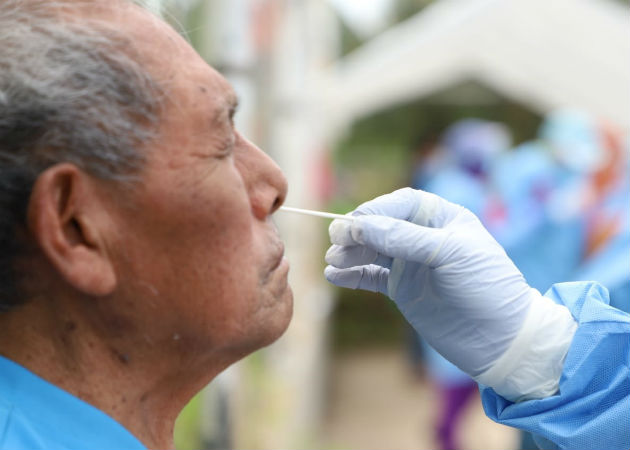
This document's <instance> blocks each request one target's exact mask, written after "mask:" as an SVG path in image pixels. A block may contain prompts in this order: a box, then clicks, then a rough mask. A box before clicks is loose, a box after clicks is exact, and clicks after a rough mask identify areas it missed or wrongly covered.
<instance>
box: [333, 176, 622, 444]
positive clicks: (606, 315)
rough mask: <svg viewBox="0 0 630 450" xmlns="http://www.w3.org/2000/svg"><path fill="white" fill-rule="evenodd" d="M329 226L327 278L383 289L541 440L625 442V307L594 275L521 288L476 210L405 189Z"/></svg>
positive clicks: (511, 421)
mask: <svg viewBox="0 0 630 450" xmlns="http://www.w3.org/2000/svg"><path fill="white" fill-rule="evenodd" d="M352 215H353V216H354V220H353V221H346V220H336V221H334V222H333V223H332V224H331V226H330V237H331V241H332V242H333V245H332V247H331V248H330V249H329V250H328V252H327V254H326V261H327V262H328V264H329V266H328V267H326V269H325V275H326V278H327V279H328V280H329V281H330V282H332V283H334V284H336V285H338V286H341V287H346V288H352V289H366V290H371V291H378V292H381V293H383V294H385V295H387V296H389V297H390V298H391V299H392V300H393V301H394V302H395V303H396V305H397V306H398V308H399V309H400V311H401V312H402V313H403V315H404V316H405V318H406V319H407V320H408V321H409V322H410V323H411V325H412V326H413V327H414V328H415V329H416V330H417V331H418V332H419V333H420V334H421V335H422V336H423V337H424V338H425V339H426V340H427V342H428V343H429V344H430V345H431V346H433V347H434V348H435V349H436V350H438V351H439V352H440V353H441V354H442V355H443V356H444V357H446V358H447V359H448V360H450V361H451V362H453V363H454V364H455V365H457V366H458V367H459V368H460V369H462V370H463V371H464V372H466V373H468V374H469V375H471V376H472V377H473V378H474V379H475V380H476V381H477V382H478V383H479V385H480V390H481V396H482V402H483V405H484V409H485V411H486V414H487V415H488V416H489V417H490V418H491V419H493V420H495V421H497V422H499V423H502V424H505V425H510V426H513V427H517V428H521V429H523V430H526V431H529V432H531V433H533V434H534V435H535V439H536V442H537V444H538V445H539V446H540V447H541V448H545V449H546V448H549V449H556V448H560V449H575V450H588V449H594V450H595V449H597V450H602V449H606V450H616V449H628V448H630V420H628V415H629V414H628V413H629V412H630V315H628V314H626V313H624V312H622V311H620V310H618V309H616V308H613V307H611V306H609V305H608V292H607V291H606V289H605V288H604V287H602V286H600V285H599V284H596V283H592V282H576V283H565V284H556V285H554V286H553V287H552V288H551V289H550V290H549V291H548V292H547V294H546V295H545V296H543V295H541V294H540V292H538V291H537V290H535V289H533V288H531V287H530V286H529V285H528V284H527V282H526V281H525V279H524V277H523V275H522V274H521V272H520V271H519V270H518V268H517V267H516V266H515V265H514V264H513V263H512V261H511V260H510V259H509V258H508V257H507V255H506V253H505V251H504V250H503V248H502V247H501V246H500V245H499V244H498V243H497V242H496V241H495V240H494V238H492V237H491V236H490V234H489V233H488V232H487V231H486V229H485V228H484V227H483V226H482V225H481V223H480V221H479V220H478V219H477V217H476V216H475V215H474V214H472V213H471V212H470V211H468V210H466V209H465V208H463V207H461V206H458V205H456V204H453V203H450V202H448V201H446V200H444V199H442V198H440V197H438V196H436V195H434V194H430V193H427V192H424V191H418V190H413V189H411V188H405V189H401V190H398V191H395V192H393V193H391V194H387V195H383V196H381V197H378V198H376V199H374V200H372V201H369V202H367V203H364V204H363V205H361V206H360V207H359V208H357V209H356V210H355V211H354V212H353V213H352Z"/></svg>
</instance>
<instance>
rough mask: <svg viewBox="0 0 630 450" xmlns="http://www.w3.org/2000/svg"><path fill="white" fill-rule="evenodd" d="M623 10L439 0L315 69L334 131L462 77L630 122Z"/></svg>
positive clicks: (602, 5)
mask: <svg viewBox="0 0 630 450" xmlns="http://www.w3.org/2000/svg"><path fill="white" fill-rule="evenodd" d="M629 18H630V8H627V7H625V6H623V5H621V4H617V3H614V2H613V1H612V0H441V1H439V2H436V3H434V4H433V5H431V6H430V7H428V8H426V9H425V10H424V11H422V12H420V13H419V14H417V15H416V16H414V17H412V18H410V19H409V20H407V21H405V22H403V23H401V24H399V25H397V26H396V27H394V28H392V29H390V30H388V31H387V32H385V33H383V34H381V35H379V36H378V37H377V38H375V39H373V40H372V41H370V42H368V43H367V44H365V45H363V46H362V47H360V48H359V49H357V50H356V51H354V52H353V53H351V54H350V55H348V56H347V57H345V58H344V59H342V60H341V61H340V62H339V63H338V64H336V65H335V66H334V67H332V68H331V69H330V70H329V71H328V72H327V74H326V76H325V77H324V78H325V79H324V85H325V86H326V88H325V90H326V96H325V99H324V103H325V106H324V107H325V110H326V118H327V120H328V123H329V125H330V126H331V129H338V128H339V127H340V126H344V125H347V124H348V123H351V122H352V121H354V120H356V119H357V118H360V117H362V116H365V115H368V114H370V113H373V112H376V111H378V110H381V109H383V108H387V107H389V106H392V105H394V104H397V103H400V102H404V101H407V100H409V99H411V98H420V97H423V96H426V95H428V94H430V93H432V92H434V91H436V90H440V89H444V88H447V87H449V86H452V85H453V84H455V83H459V82H463V81H466V80H476V81H480V82H482V83H484V84H486V85H487V86H489V87H491V88H492V89H494V90H496V91H497V92H499V93H501V94H503V95H505V96H507V97H509V98H512V99H514V100H516V101H519V102H521V103H522V104H524V105H526V106H528V107H529V108H531V109H532V110H534V111H538V112H541V113H544V112H546V111H549V110H551V109H555V108H559V107H573V108H580V109H583V110H586V111H589V112H591V113H593V114H595V115H596V116H598V117H601V118H604V119H607V120H610V121H612V122H613V123H615V124H617V125H618V126H620V127H622V128H623V129H624V130H625V131H629V130H630V39H629V38H630V34H629V33H628V32H629V31H630V28H629V25H630V22H629V21H628V19H629Z"/></svg>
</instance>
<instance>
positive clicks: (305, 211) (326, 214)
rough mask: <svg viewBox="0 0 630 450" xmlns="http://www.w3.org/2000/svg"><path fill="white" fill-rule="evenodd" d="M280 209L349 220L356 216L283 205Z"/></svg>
mask: <svg viewBox="0 0 630 450" xmlns="http://www.w3.org/2000/svg"><path fill="white" fill-rule="evenodd" d="M279 210H280V211H287V212H292V213H297V214H306V215H309V216H318V217H325V218H327V219H341V220H349V221H353V220H354V217H352V216H344V215H342V214H333V213H328V212H322V211H312V210H310V209H301V208H291V207H290V206H281V207H280V208H279Z"/></svg>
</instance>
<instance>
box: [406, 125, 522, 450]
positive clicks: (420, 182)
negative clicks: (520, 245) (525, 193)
mask: <svg viewBox="0 0 630 450" xmlns="http://www.w3.org/2000/svg"><path fill="white" fill-rule="evenodd" d="M510 144H511V137H510V133H509V131H508V130H507V128H506V127H505V126H504V125H502V124H499V123H495V122H489V121H485V120H480V119H466V120H461V121H459V122H457V123H455V124H453V125H451V126H450V127H449V128H448V129H447V130H446V131H445V132H444V135H443V137H442V139H441V142H440V144H439V145H435V146H434V150H433V152H432V153H430V154H429V158H425V160H421V161H420V164H419V165H418V166H417V167H416V169H415V171H414V175H413V176H412V183H413V184H412V187H413V188H416V189H423V190H426V191H429V192H433V193H435V194H437V195H439V196H441V197H443V198H445V199H447V200H450V201H452V202H454V203H458V204H460V205H462V206H464V207H466V208H468V209H470V210H471V211H473V212H474V213H475V214H476V215H477V216H479V217H480V218H481V220H482V222H484V221H485V219H486V218H488V220H492V217H491V216H492V214H493V211H494V209H493V207H494V205H495V199H494V197H493V195H492V189H491V186H490V183H489V181H490V179H489V175H490V169H491V167H492V165H493V162H494V160H495V159H496V158H497V157H498V156H499V155H501V154H502V153H503V152H505V151H507V149H508V148H509V146H510ZM426 160H428V162H429V163H430V164H425V161H426ZM438 162H439V163H438ZM420 175H422V176H420ZM416 336H417V337H416V339H420V341H421V344H422V350H423V355H424V362H425V364H426V368H427V373H428V375H429V377H430V379H431V381H432V383H433V384H434V386H435V388H436V391H437V394H438V398H439V400H440V412H439V416H438V418H437V421H436V437H437V440H438V442H439V444H440V448H442V449H443V450H452V449H456V448H459V447H460V446H459V445H458V444H457V434H458V429H459V423H460V419H461V415H462V413H463V411H464V409H465V408H466V406H467V405H468V403H469V401H470V400H471V399H472V398H474V397H473V396H474V394H475V393H476V392H477V384H476V383H475V382H474V380H473V379H472V378H470V376H469V375H468V374H466V373H465V372H463V371H461V370H460V369H458V368H457V367H456V366H455V365H453V364H452V363H450V362H449V361H448V360H446V359H445V358H443V357H442V356H441V355H440V354H439V353H438V352H437V351H435V349H433V347H431V346H430V345H428V344H427V343H426V341H424V340H422V339H421V338H420V336H419V335H416Z"/></svg>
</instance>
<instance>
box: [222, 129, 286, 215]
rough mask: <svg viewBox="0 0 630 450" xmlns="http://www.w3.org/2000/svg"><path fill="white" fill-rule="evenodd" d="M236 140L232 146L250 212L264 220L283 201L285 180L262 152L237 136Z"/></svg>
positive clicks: (275, 165) (280, 171)
mask: <svg viewBox="0 0 630 450" xmlns="http://www.w3.org/2000/svg"><path fill="white" fill-rule="evenodd" d="M239 141H240V142H239V143H238V144H237V146H236V149H235V158H236V164H237V167H238V170H239V171H240V173H241V176H242V177H243V181H244V182H245V186H246V188H247V192H248V193H249V199H250V203H251V206H252V211H253V213H254V215H255V216H256V217H257V218H258V219H260V220H265V219H266V218H267V216H269V215H270V214H273V212H274V211H275V210H276V209H278V208H279V207H280V205H282V203H284V200H285V198H286V196H287V179H286V177H285V176H284V174H283V173H282V170H280V167H278V165H277V164H276V163H275V162H274V161H273V160H272V159H271V158H270V157H269V156H268V155H267V154H266V153H265V152H263V151H262V150H261V149H259V148H258V147H257V146H256V145H254V144H252V143H251V142H250V141H248V140H247V139H245V138H244V137H243V136H241V135H239Z"/></svg>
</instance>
